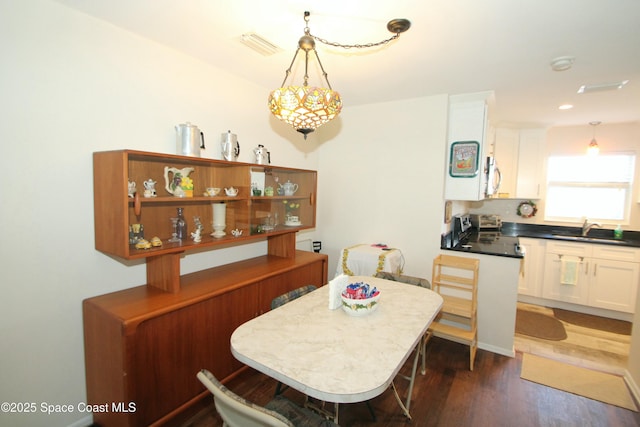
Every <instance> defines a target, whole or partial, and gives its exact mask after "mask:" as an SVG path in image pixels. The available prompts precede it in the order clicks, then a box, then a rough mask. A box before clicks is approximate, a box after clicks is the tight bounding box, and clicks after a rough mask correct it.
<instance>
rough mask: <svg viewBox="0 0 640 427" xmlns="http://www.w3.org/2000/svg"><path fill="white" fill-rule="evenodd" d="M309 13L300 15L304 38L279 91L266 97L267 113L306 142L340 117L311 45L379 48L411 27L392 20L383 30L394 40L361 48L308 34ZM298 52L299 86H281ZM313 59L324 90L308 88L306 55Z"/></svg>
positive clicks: (338, 101)
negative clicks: (301, 64) (301, 66)
mask: <svg viewBox="0 0 640 427" xmlns="http://www.w3.org/2000/svg"><path fill="white" fill-rule="evenodd" d="M309 16H310V13H309V12H304V21H305V28H304V35H303V36H302V37H300V40H299V41H298V49H296V52H295V54H294V55H293V59H292V60H291V65H289V68H287V70H286V72H285V77H284V80H283V82H282V87H280V88H278V89H275V90H274V91H272V92H271V94H270V95H269V101H268V105H269V109H270V110H271V113H272V114H273V115H274V116H276V117H277V118H278V119H280V120H282V121H283V122H285V123H288V124H290V125H291V126H293V128H294V129H295V130H296V131H298V132H300V133H301V134H303V135H304V138H305V139H307V135H308V134H310V133H311V132H313V131H314V130H315V129H316V128H318V127H320V126H322V125H323V124H325V123H327V122H329V121H331V120H333V119H334V118H336V117H337V116H338V114H340V111H341V110H342V99H341V98H340V94H339V93H338V92H337V91H334V90H333V89H332V88H331V84H329V79H328V77H327V72H326V71H325V70H324V67H323V66H322V63H321V62H320V57H319V56H318V52H317V51H316V43H315V41H316V40H317V41H319V42H321V43H324V44H327V45H331V46H336V47H342V48H345V49H349V48H369V47H375V46H380V45H382V44H386V43H389V42H390V41H392V40H395V39H397V38H399V37H400V33H403V32H405V31H407V30H408V29H409V28H410V27H411V22H409V21H408V20H406V19H394V20H391V21H389V22H388V23H387V30H389V31H390V32H392V33H394V36H393V37H391V38H388V39H386V40H383V41H380V42H377V43H368V44H364V45H359V44H358V45H344V44H340V43H334V42H329V41H327V40H325V39H321V38H319V37H316V36H314V35H312V34H311V32H310V30H309ZM300 51H303V52H304V61H305V62H304V79H303V81H302V86H297V85H289V86H285V84H286V83H287V79H288V78H289V76H290V74H291V69H292V67H293V65H294V63H295V61H296V58H297V57H298V53H300ZM311 54H313V55H315V58H316V60H317V62H318V65H319V66H320V69H321V70H322V78H324V81H325V82H326V87H316V86H309V73H308V69H309V59H310V55H311Z"/></svg>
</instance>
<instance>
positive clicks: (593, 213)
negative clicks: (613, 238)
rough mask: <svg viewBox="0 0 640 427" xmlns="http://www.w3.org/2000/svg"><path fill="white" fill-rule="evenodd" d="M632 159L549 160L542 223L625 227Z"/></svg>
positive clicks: (619, 155) (602, 156)
mask: <svg viewBox="0 0 640 427" xmlns="http://www.w3.org/2000/svg"><path fill="white" fill-rule="evenodd" d="M634 164H635V155H634V154H631V153H615V154H606V153H603V154H600V155H597V156H586V155H585V156H551V157H549V162H548V167H547V198H546V210H545V219H546V220H555V221H571V222H580V221H582V219H583V218H584V217H587V218H589V220H590V221H601V222H605V223H606V222H609V223H612V222H613V223H628V221H629V212H630V208H631V195H632V185H633V177H634Z"/></svg>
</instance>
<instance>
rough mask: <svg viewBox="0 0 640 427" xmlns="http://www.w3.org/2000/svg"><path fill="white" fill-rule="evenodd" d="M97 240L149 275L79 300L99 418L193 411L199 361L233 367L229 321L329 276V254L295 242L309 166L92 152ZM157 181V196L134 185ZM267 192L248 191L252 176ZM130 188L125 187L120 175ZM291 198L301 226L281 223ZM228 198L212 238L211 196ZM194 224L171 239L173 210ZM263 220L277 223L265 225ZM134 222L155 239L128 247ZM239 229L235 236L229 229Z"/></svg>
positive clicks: (304, 214) (312, 210)
mask: <svg viewBox="0 0 640 427" xmlns="http://www.w3.org/2000/svg"><path fill="white" fill-rule="evenodd" d="M165 167H172V168H176V169H183V168H186V167H191V168H194V171H193V172H191V174H190V175H189V177H190V178H192V179H193V182H194V189H193V196H192V197H175V196H173V195H171V194H169V193H168V192H167V191H165V189H164V184H165V179H164V175H165V172H164V170H165ZM93 168H94V169H93V174H94V216H95V245H96V249H97V250H99V251H101V252H103V253H105V254H107V255H110V256H114V257H116V258H117V259H121V260H123V261H124V262H128V261H129V260H137V259H144V260H145V262H146V269H147V283H146V284H145V285H142V286H138V287H134V288H130V289H125V290H122V291H118V292H113V293H110V294H106V295H101V296H97V297H93V298H89V299H86V300H85V301H83V316H84V341H85V365H86V381H87V401H88V403H89V404H93V405H105V404H106V407H107V408H106V409H108V410H106V411H104V412H96V413H94V422H95V424H96V425H102V426H147V425H162V424H165V423H167V422H169V421H170V420H173V421H174V422H175V420H176V419H178V418H180V417H181V416H185V414H188V413H190V412H191V411H193V410H194V409H196V408H197V407H198V405H199V404H201V401H202V399H203V398H206V397H207V396H208V393H207V392H206V391H205V389H204V387H203V386H202V385H201V384H200V382H199V381H198V380H197V379H196V373H197V372H198V371H199V370H200V369H202V368H206V369H209V370H210V371H211V372H213V373H214V374H215V375H216V376H217V377H218V378H222V379H227V378H230V377H231V376H233V375H235V374H236V373H237V372H238V371H239V370H240V369H241V368H242V367H243V365H242V364H241V363H240V362H238V361H237V360H235V359H234V357H233V356H232V355H231V351H230V348H229V338H230V336H231V334H232V332H233V331H234V330H235V328H236V327H237V326H239V325H240V324H242V323H244V322H246V321H247V320H250V319H251V318H253V317H255V316H258V315H260V314H261V313H264V312H265V311H268V310H269V308H270V303H271V300H272V299H273V298H274V297H276V296H278V295H280V294H282V293H284V292H286V291H289V290H291V289H294V288H297V287H299V286H302V285H305V284H313V285H316V286H322V285H324V284H326V283H327V280H328V278H327V263H328V260H327V256H326V255H322V254H317V253H313V252H306V251H297V250H296V248H295V245H296V242H295V234H296V232H297V231H299V230H302V229H308V228H313V227H315V220H316V219H315V218H316V204H315V202H316V189H317V184H316V179H317V173H316V172H315V171H311V170H303V169H294V168H285V167H276V166H271V165H256V164H248V163H240V162H227V161H221V160H209V159H202V158H195V157H186V156H178V155H168V154H158V153H149V152H142V151H133V150H119V151H108V152H97V153H94V155H93ZM149 179H151V180H153V181H156V182H157V184H156V191H157V197H148V198H145V197H142V194H140V192H141V191H142V190H143V188H142V185H143V182H144V181H147V180H149ZM256 179H257V180H259V181H260V184H259V185H260V186H261V187H262V186H271V187H273V188H274V191H276V193H274V194H275V195H274V196H265V195H264V194H262V195H259V196H254V195H253V193H252V191H251V190H252V185H253V184H254V180H256ZM287 181H291V182H292V183H296V184H297V185H298V190H297V191H296V192H295V194H294V195H293V196H283V195H278V194H277V189H278V188H279V186H280V185H281V184H282V183H285V182H287ZM129 182H135V183H136V185H137V187H138V192H136V194H135V196H134V197H129V195H128V183H129ZM231 186H233V187H235V188H237V189H238V190H239V191H238V194H237V195H236V196H234V197H230V196H227V195H226V194H225V192H224V190H222V192H221V194H219V195H217V196H215V197H209V196H206V195H204V194H205V193H206V188H207V187H219V188H222V189H224V188H225V187H231ZM292 202H293V203H294V206H295V207H296V212H295V214H296V215H297V216H298V218H299V220H300V221H299V222H300V224H299V225H297V224H296V225H294V226H287V225H284V224H283V222H284V218H285V214H286V206H287V205H290V204H291V203H292ZM215 203H224V204H226V235H225V236H224V237H220V238H214V237H211V236H210V233H211V231H212V230H211V224H212V221H213V208H212V204H215ZM178 207H180V208H183V210H184V216H185V218H186V220H187V222H188V224H189V227H190V229H191V230H190V231H193V228H194V222H193V217H195V216H197V217H199V218H200V221H201V223H202V224H203V225H204V227H205V230H204V231H205V232H204V233H203V236H202V241H201V242H199V243H195V242H194V241H193V240H192V239H190V238H187V239H182V241H181V242H178V243H169V242H168V240H169V238H170V237H171V234H172V226H171V221H170V218H171V217H175V216H176V209H177V208H178ZM268 218H271V219H272V220H275V218H278V222H279V223H280V224H278V225H276V226H275V228H273V229H270V227H269V228H267V227H263V225H264V224H265V222H266V221H267V219H268ZM132 224H142V225H143V227H144V236H145V238H146V239H147V240H149V239H150V238H151V237H154V236H157V237H159V238H160V239H161V240H162V242H163V244H162V246H160V247H152V248H150V249H136V247H135V245H133V244H131V242H130V226H131V225H132ZM234 229H237V230H241V231H242V234H241V235H239V236H233V235H232V234H231V233H230V231H231V230H234ZM258 240H266V241H267V254H266V255H264V256H259V257H256V258H251V259H246V260H243V261H239V262H235V263H232V264H227V265H222V266H219V267H214V268H210V269H207V270H203V271H198V272H195V273H191V274H185V275H181V274H180V258H181V257H182V256H185V255H186V254H188V253H189V252H195V251H198V252H200V251H203V250H204V251H206V250H214V249H218V248H222V247H229V246H232V245H239V244H243V243H251V242H255V241H258Z"/></svg>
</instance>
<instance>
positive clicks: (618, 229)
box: [613, 224, 622, 239]
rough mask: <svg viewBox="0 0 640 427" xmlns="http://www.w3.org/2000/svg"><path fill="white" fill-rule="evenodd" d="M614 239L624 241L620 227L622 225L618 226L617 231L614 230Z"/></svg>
mask: <svg viewBox="0 0 640 427" xmlns="http://www.w3.org/2000/svg"><path fill="white" fill-rule="evenodd" d="M613 238H614V239H622V227H620V224H618V226H617V227H616V229H615V230H613Z"/></svg>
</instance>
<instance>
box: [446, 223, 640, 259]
mask: <svg viewBox="0 0 640 427" xmlns="http://www.w3.org/2000/svg"><path fill="white" fill-rule="evenodd" d="M581 231H582V230H581V228H580V227H562V226H552V225H535V224H522V223H517V222H505V223H503V224H502V229H500V230H495V231H484V230H483V231H482V232H478V231H477V230H476V229H475V228H472V229H471V230H470V233H468V234H467V235H466V236H464V237H463V238H462V239H460V240H459V241H458V239H457V238H454V236H452V233H448V234H447V235H444V236H442V241H441V245H440V248H441V249H445V250H450V251H457V252H468V253H477V254H484V255H495V256H503V257H510V258H522V257H523V256H524V254H523V253H522V252H521V251H520V245H519V242H518V238H519V237H529V238H534V239H547V240H561V241H570V242H577V243H597V244H602V245H615V246H628V247H637V248H640V232H638V231H625V232H624V234H623V238H622V239H614V238H613V230H606V229H604V230H603V229H600V228H592V229H591V230H590V231H589V233H588V237H587V238H582V237H579V236H580V234H581Z"/></svg>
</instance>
